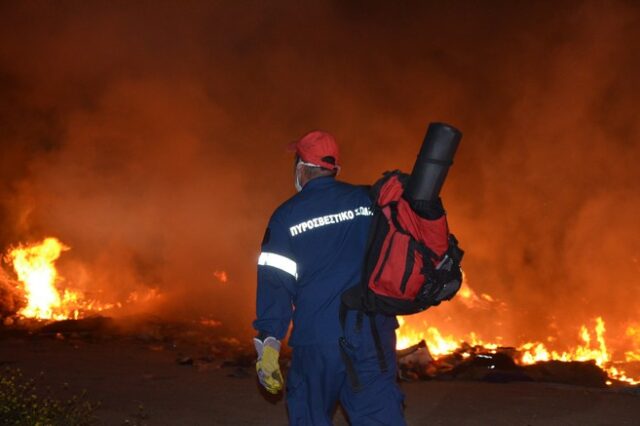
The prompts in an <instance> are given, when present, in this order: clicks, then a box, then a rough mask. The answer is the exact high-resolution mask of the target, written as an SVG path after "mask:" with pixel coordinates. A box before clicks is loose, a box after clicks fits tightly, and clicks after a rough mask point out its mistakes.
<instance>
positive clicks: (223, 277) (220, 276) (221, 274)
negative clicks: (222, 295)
mask: <svg viewBox="0 0 640 426" xmlns="http://www.w3.org/2000/svg"><path fill="white" fill-rule="evenodd" d="M213 276H214V277H215V279H217V280H218V281H220V282H221V283H223V284H224V283H226V282H227V281H228V279H229V277H228V276H227V272H226V271H215V272H214V273H213Z"/></svg>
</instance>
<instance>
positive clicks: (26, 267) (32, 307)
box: [5, 237, 160, 321]
mask: <svg viewBox="0 0 640 426" xmlns="http://www.w3.org/2000/svg"><path fill="white" fill-rule="evenodd" d="M69 249H70V248H69V247H67V246H66V245H64V244H63V243H62V242H60V241H59V240H58V239H57V238H53V237H49V238H45V239H44V240H43V241H42V242H39V243H35V244H31V245H20V246H18V247H16V248H14V249H12V250H10V251H9V253H8V254H7V255H6V256H5V261H6V262H8V263H11V264H12V265H13V269H14V271H15V272H16V275H17V277H18V281H19V282H20V288H19V290H20V291H22V293H24V297H25V299H26V300H27V306H26V307H24V308H23V309H21V310H20V311H19V312H18V315H19V316H22V317H25V318H35V319H42V320H56V321H59V320H64V319H78V318H80V317H82V316H83V315H84V314H85V313H95V312H101V311H105V310H109V309H115V308H122V307H123V306H124V305H128V304H134V303H145V302H149V301H150V300H152V299H156V298H158V297H160V294H159V293H158V290H157V289H153V288H152V289H148V290H146V291H145V292H138V291H134V292H132V293H130V294H129V296H128V297H127V298H126V300H125V301H124V302H116V303H102V302H99V301H97V300H92V299H87V298H85V297H84V296H85V295H84V294H83V293H82V292H80V291H77V290H71V289H70V288H64V289H60V288H59V287H60V284H61V283H63V282H64V280H63V279H62V277H60V276H59V274H58V271H57V270H56V267H55V261H56V260H57V259H58V258H59V257H60V255H61V254H62V253H63V252H64V251H67V250H69Z"/></svg>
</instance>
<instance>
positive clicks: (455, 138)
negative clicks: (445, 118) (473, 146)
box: [404, 123, 462, 211]
mask: <svg viewBox="0 0 640 426" xmlns="http://www.w3.org/2000/svg"><path fill="white" fill-rule="evenodd" d="M460 139H462V133H461V132H460V131H459V130H458V129H456V128H455V127H453V126H450V125H448V124H445V123H431V124H429V128H428V129H427V134H426V136H425V137H424V142H422V147H421V148H420V153H419V154H418V158H417V159H416V162H415V164H414V166H413V171H412V172H411V177H410V179H409V182H408V184H407V187H406V189H405V191H404V196H405V198H406V199H407V200H408V201H409V202H410V203H411V204H412V207H414V208H416V209H417V210H418V211H419V210H421V208H420V206H421V205H424V206H425V208H428V207H429V206H431V204H432V203H433V202H435V201H437V200H438V196H439V195H440V190H441V189H442V185H443V184H444V180H445V179H446V177H447V172H448V171H449V167H450V166H451V164H453V157H454V155H455V154H456V150H457V149H458V144H459V143H460Z"/></svg>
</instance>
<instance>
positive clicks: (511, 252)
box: [0, 1, 640, 339]
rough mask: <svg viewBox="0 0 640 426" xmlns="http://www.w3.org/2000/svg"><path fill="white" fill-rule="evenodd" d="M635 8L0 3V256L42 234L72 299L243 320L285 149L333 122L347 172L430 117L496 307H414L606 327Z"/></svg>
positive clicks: (472, 262) (633, 104) (633, 274)
mask: <svg viewBox="0 0 640 426" xmlns="http://www.w3.org/2000/svg"><path fill="white" fill-rule="evenodd" d="M639 20H640V8H638V6H637V5H636V4H635V3H633V2H624V1H618V2H606V3H605V2H563V3H561V4H531V2H492V3H491V4H486V3H485V4H482V5H480V4H478V5H475V4H465V3H464V2H415V3H413V2H403V3H401V4H392V3H380V4H374V3H371V2H362V3H360V2H347V3H345V2H334V3H325V4H301V3H299V2H291V3H287V2H279V3H277V4H267V3H263V2H256V3H253V4H250V3H246V2H242V4H230V3H224V4H223V3H220V4H214V3H211V2H202V3H199V2H190V3H189V4H188V5H183V4H181V5H177V4H173V3H169V2H167V3H165V2H149V3H145V2H139V3H135V4H130V3H115V4H114V3H111V2H105V3H99V2H91V3H73V2H70V3H56V4H48V5H46V4H45V5H42V4H38V5H37V6H36V5H35V4H31V3H2V4H1V5H0V91H1V92H2V93H3V96H2V97H0V129H1V135H0V141H1V143H2V145H1V152H2V155H1V157H0V208H1V210H0V211H1V214H0V246H1V247H5V248H6V247H8V246H9V245H11V244H15V243H17V242H22V241H28V240H35V239H38V238H41V237H43V236H47V235H53V236H56V237H58V238H60V239H61V240H62V241H63V242H64V243H65V244H67V245H69V246H70V247H71V248H72V249H71V251H69V252H67V253H65V255H64V256H63V258H61V260H60V265H61V268H62V269H64V271H63V275H64V276H65V277H66V278H67V279H68V280H71V281H74V283H75V284H77V285H78V286H80V287H83V288H84V289H85V290H86V291H89V292H94V293H95V294H96V295H100V296H101V297H111V298H116V299H117V298H123V297H126V295H127V294H129V293H130V292H131V291H134V290H141V289H145V288H158V289H159V290H160V291H161V292H162V293H163V294H165V297H164V299H163V304H162V306H158V307H157V309H158V310H159V311H162V312H165V313H169V314H171V315H205V314H206V315H211V316H213V317H215V318H217V319H221V320H222V321H223V322H224V323H225V324H227V325H228V326H230V327H232V328H233V329H235V330H242V331H243V332H247V330H248V328H249V323H250V320H251V318H252V317H253V303H254V297H255V296H254V291H255V260H256V257H257V253H258V251H259V244H260V239H261V236H262V232H263V228H264V226H265V225H266V222H267V220H268V218H269V215H270V214H271V212H272V211H273V209H274V208H275V207H277V205H278V204H279V203H281V202H282V201H284V200H285V199H286V198H287V197H289V196H290V195H291V194H292V193H293V185H292V179H291V164H290V163H291V159H290V158H289V156H288V154H287V153H285V152H284V150H283V147H284V146H285V145H286V143H287V142H288V141H290V140H292V139H294V138H296V137H297V136H299V135H301V134H302V133H304V132H305V131H307V130H310V129H313V128H323V129H326V130H329V131H331V132H333V133H334V134H335V135H336V137H337V139H338V140H339V142H340V143H341V146H342V151H343V158H344V160H343V163H344V174H343V177H344V179H345V180H348V181H353V182H357V183H365V182H372V181H373V180H375V179H376V178H377V176H378V175H379V174H380V173H381V172H382V171H384V170H388V169H394V168H402V169H404V170H409V169H410V168H411V166H412V162H413V159H414V158H415V154H416V153H417V150H418V147H419V144H420V141H421V139H422V136H423V134H424V131H425V129H426V124H427V123H428V122H429V121H447V122H449V123H451V124H453V125H455V126H457V127H459V128H460V129H462V130H463V132H464V138H463V141H462V145H461V148H460V150H459V153H458V157H457V158H456V164H455V165H454V166H453V169H452V171H451V172H450V174H449V179H448V182H447V184H446V185H445V189H444V194H443V197H444V201H445V204H446V207H447V210H448V213H449V219H450V225H451V227H452V229H453V230H454V232H455V233H456V234H457V235H458V237H459V239H460V241H461V244H462V246H463V248H464V249H465V250H466V252H467V254H466V257H465V262H464V268H465V272H466V275H467V277H468V279H469V282H470V284H471V286H472V288H473V289H474V290H476V291H477V292H482V293H488V294H490V295H492V296H493V297H494V298H496V299H499V300H500V301H501V302H502V303H503V304H500V305H499V306H502V307H501V308H499V309H498V308H496V309H495V310H491V309H488V310H473V309H467V308H465V307H464V306H462V305H457V304H455V303H451V304H450V306H443V307H439V308H437V309H434V310H433V311H431V312H427V313H425V314H424V316H422V317H421V319H420V320H426V321H427V322H432V323H435V324H436V325H439V326H441V327H443V328H445V331H447V330H448V331H451V332H466V331H470V330H472V329H473V330H475V331H477V332H479V333H480V334H481V335H483V336H487V337H492V336H495V335H497V334H499V335H501V336H504V337H505V339H519V338H521V337H526V338H529V339H533V338H543V337H544V336H546V335H547V334H550V333H552V332H553V333H556V334H562V333H567V334H571V333H574V331H575V330H577V326H578V324H580V323H582V322H587V321H589V320H591V319H592V318H594V317H595V316H598V315H602V316H603V317H604V318H605V320H607V321H608V322H607V325H608V326H609V329H610V330H611V331H616V330H617V328H619V329H618V330H617V331H618V332H619V333H622V332H621V331H620V330H622V328H621V327H623V326H624V324H625V323H626V322H628V321H631V320H632V319H636V320H637V318H635V316H636V312H637V311H638V308H640V305H639V302H637V300H640V286H638V285H637V276H638V272H639V271H638V269H639V268H640V267H639V266H638V259H640V247H638V244H639V243H638V241H640V238H639V237H640V235H639V233H640V230H639V228H638V226H637V222H636V218H637V217H640V201H639V200H638V193H637V182H638V181H639V180H640V179H639V178H640V171H639V169H638V168H637V167H635V164H634V163H635V162H636V161H637V158H638V154H640V142H639V140H640V138H639V136H640V127H639V126H640V125H639V124H638V120H637V111H638V107H639V105H638V101H637V99H640V96H639V95H640V80H639V79H638V77H637V76H638V75H640V59H639V58H640V52H638V51H637V50H638V48H637V46H640V43H638V41H640V34H639V32H640V30H639V28H640V26H639V25H638V23H639ZM634 50H635V51H634ZM216 270H225V271H227V273H228V276H229V282H228V283H226V284H223V283H221V282H219V281H218V280H216V278H215V277H214V272H215V271H216ZM496 306H498V304H496ZM616 327H617V328H616ZM622 334H623V333H622Z"/></svg>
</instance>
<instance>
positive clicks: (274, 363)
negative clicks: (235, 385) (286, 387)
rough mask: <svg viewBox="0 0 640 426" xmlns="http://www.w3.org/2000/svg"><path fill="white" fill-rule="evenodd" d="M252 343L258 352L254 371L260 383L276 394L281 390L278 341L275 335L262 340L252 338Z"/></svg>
mask: <svg viewBox="0 0 640 426" xmlns="http://www.w3.org/2000/svg"><path fill="white" fill-rule="evenodd" d="M253 344H254V345H255V347H256V352H257V353H258V361H257V362H256V371H257V372H258V379H259V380H260V384H261V385H262V386H264V388H265V389H266V390H267V391H268V392H269V393H273V394H276V393H278V392H280V390H282V384H283V382H284V380H282V373H281V372H280V364H279V363H278V358H280V341H279V340H278V339H276V338H275V337H271V336H270V337H267V338H266V339H264V341H262V340H260V339H258V338H254V339H253Z"/></svg>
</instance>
